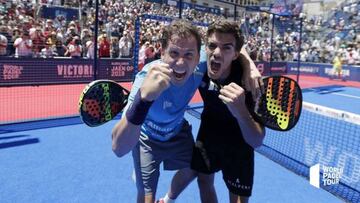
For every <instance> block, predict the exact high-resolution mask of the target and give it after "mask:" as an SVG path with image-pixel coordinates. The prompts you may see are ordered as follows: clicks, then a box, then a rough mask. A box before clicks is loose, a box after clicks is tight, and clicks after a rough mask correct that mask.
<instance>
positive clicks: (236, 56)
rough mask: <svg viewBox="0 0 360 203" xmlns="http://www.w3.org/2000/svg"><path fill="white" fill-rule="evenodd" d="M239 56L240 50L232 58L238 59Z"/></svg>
mask: <svg viewBox="0 0 360 203" xmlns="http://www.w3.org/2000/svg"><path fill="white" fill-rule="evenodd" d="M239 56H240V51H236V52H235V55H234V57H233V59H232V60H233V61H234V60H236V59H237V58H238V57H239Z"/></svg>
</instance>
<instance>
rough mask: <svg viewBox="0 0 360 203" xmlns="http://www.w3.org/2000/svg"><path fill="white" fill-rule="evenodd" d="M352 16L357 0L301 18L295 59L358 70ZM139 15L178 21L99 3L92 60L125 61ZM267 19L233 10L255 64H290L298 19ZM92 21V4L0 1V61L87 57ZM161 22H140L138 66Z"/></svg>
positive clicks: (157, 10)
mask: <svg viewBox="0 0 360 203" xmlns="http://www.w3.org/2000/svg"><path fill="white" fill-rule="evenodd" d="M51 7H63V8H67V9H72V8H73V9H74V10H75V11H76V12H77V13H78V15H77V16H73V17H70V18H69V16H66V17H65V16H64V15H61V13H58V14H57V15H56V16H55V17H54V18H49V17H48V16H46V15H44V10H45V8H51ZM359 11H360V1H359V0H357V1H349V2H346V1H345V3H343V4H342V5H341V7H340V8H338V9H336V10H332V11H329V15H327V16H328V17H326V18H325V17H324V16H307V17H305V18H304V19H303V20H302V22H303V27H302V28H303V29H302V41H301V43H302V44H301V52H300V60H301V61H304V62H315V63H331V62H332V60H333V58H334V57H335V56H339V57H341V59H342V61H343V63H345V64H357V65H360V57H359V54H360V32H359V28H360V16H359ZM143 14H150V15H158V16H166V17H178V16H179V10H178V9H177V8H176V7H173V6H169V5H167V4H158V3H150V2H146V1H144V0H136V1H135V0H130V1H126V2H125V1H123V0H101V4H100V5H99V29H98V30H99V32H98V33H99V35H98V39H97V43H98V56H99V57H100V58H131V57H133V50H134V46H135V40H134V34H135V20H136V18H137V17H138V16H141V15H143ZM182 17H183V18H186V19H189V20H191V21H193V22H202V23H211V22H213V21H216V20H221V19H225V18H226V17H224V16H223V15H216V14H211V13H204V12H200V11H196V10H194V9H189V8H187V9H184V10H182ZM272 18H273V15H271V14H268V13H259V12H242V13H240V15H239V16H238V22H239V24H241V28H242V31H243V33H244V35H245V38H246V42H247V43H246V45H245V46H246V49H247V50H248V52H249V53H250V55H251V57H252V58H253V59H254V60H256V61H270V57H271V56H272V57H273V61H296V60H298V46H299V42H300V29H299V27H300V23H301V21H300V20H299V19H293V18H289V17H280V16H275V17H274V18H276V19H274V20H273V19H272ZM94 20H95V3H94V1H92V0H82V1H81V0H80V1H75V0H36V1H35V0H0V56H2V57H41V58H52V57H72V58H93V57H94V51H93V50H94ZM231 20H232V19H231ZM273 22H274V24H273ZM164 25H165V24H164V22H160V21H154V20H150V19H146V20H141V29H140V31H141V34H140V36H141V37H140V51H139V60H140V64H145V63H147V62H149V61H152V60H154V59H156V58H158V57H159V56H160V49H161V47H160V43H159V39H160V38H161V30H162V29H163V27H164ZM273 27H274V31H273V29H272V28H273ZM205 31H206V28H205V27H201V32H202V33H203V34H204V33H205ZM272 31H273V32H272ZM271 44H273V46H271ZM271 52H272V55H271Z"/></svg>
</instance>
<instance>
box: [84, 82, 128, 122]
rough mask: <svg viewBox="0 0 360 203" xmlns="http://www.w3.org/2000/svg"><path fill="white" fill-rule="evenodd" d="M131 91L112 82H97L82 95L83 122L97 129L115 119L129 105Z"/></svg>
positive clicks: (91, 84) (85, 89) (86, 88)
mask: <svg viewBox="0 0 360 203" xmlns="http://www.w3.org/2000/svg"><path fill="white" fill-rule="evenodd" d="M129 93H130V92H129V91H128V90H126V89H125V88H123V87H121V86H120V85H119V84H117V83H116V82H114V81H111V80H95V81H93V82H91V83H90V84H88V85H87V86H86V87H85V88H84V90H83V92H82V93H81V95H80V99H79V111H80V117H81V119H82V121H83V122H84V123H85V124H86V125H88V126H90V127H95V126H99V125H101V124H104V123H106V122H108V121H110V120H111V119H113V118H114V117H115V116H116V115H117V114H118V113H119V112H121V111H122V110H123V108H124V107H125V105H126V103H127V98H128V96H129Z"/></svg>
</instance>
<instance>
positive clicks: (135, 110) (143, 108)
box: [126, 89, 154, 125]
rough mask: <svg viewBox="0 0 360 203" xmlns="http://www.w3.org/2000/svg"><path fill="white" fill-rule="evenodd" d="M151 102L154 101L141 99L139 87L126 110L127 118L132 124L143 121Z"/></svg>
mask: <svg viewBox="0 0 360 203" xmlns="http://www.w3.org/2000/svg"><path fill="white" fill-rule="evenodd" d="M152 103H154V101H151V102H149V101H143V100H141V92H140V89H139V90H138V92H137V93H136V95H135V98H134V101H133V102H132V104H131V106H130V108H129V109H128V110H127V111H126V118H127V120H128V121H129V122H130V123H132V124H134V125H141V124H142V123H144V121H145V118H146V115H147V114H148V111H149V109H150V107H151V105H152Z"/></svg>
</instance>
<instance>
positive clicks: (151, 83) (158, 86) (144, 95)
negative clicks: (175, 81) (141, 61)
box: [140, 63, 172, 101]
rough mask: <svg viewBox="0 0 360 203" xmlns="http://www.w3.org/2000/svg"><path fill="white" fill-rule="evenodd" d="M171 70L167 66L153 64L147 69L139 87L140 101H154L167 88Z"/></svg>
mask: <svg viewBox="0 0 360 203" xmlns="http://www.w3.org/2000/svg"><path fill="white" fill-rule="evenodd" d="M171 75H172V69H170V68H169V65H168V64H165V63H160V64H154V65H153V66H152V67H150V68H149V72H148V73H147V75H146V77H145V79H144V82H143V84H142V85H141V87H140V91H141V99H143V100H145V101H154V100H155V99H157V98H158V97H159V96H160V95H161V93H162V92H163V91H164V90H166V89H167V88H169V86H170V81H171V77H172V76H171Z"/></svg>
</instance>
